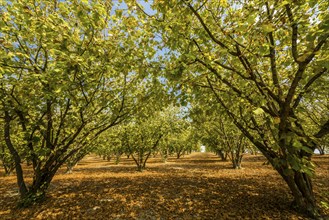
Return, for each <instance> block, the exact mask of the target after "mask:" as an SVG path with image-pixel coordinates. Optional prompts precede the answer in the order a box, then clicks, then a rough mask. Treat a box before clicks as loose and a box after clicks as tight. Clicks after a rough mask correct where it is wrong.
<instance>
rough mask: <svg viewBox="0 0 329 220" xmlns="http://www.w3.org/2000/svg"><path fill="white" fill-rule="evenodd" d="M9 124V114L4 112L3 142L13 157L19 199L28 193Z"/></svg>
mask: <svg viewBox="0 0 329 220" xmlns="http://www.w3.org/2000/svg"><path fill="white" fill-rule="evenodd" d="M10 122H11V117H10V115H9V112H8V111H5V128H4V137H5V142H6V145H7V147H8V149H9V152H10V154H11V155H12V156H13V158H14V161H15V170H16V177H17V185H18V188H19V193H20V195H21V197H24V196H25V195H26V193H27V192H28V190H27V187H26V185H25V181H24V177H23V169H22V166H21V158H20V156H19V154H18V152H17V151H16V149H15V148H14V146H13V144H12V142H11V138H10Z"/></svg>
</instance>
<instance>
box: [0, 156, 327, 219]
mask: <svg viewBox="0 0 329 220" xmlns="http://www.w3.org/2000/svg"><path fill="white" fill-rule="evenodd" d="M314 161H315V163H316V165H317V170H316V173H317V175H316V177H315V179H314V190H315V193H316V198H317V201H318V203H319V204H325V203H323V202H326V203H327V204H328V203H329V156H328V155H326V156H315V157H314ZM264 162H265V159H264V157H263V156H250V155H245V157H244V160H243V164H242V166H243V169H241V170H234V169H232V168H231V163H230V162H222V161H220V160H219V158H218V157H216V156H215V155H214V154H211V153H192V154H191V155H187V156H184V157H183V158H181V159H175V158H170V159H169V160H168V162H167V163H162V162H161V160H160V159H159V158H151V159H150V160H149V162H148V163H147V169H146V170H145V171H144V172H142V173H141V172H137V171H136V168H135V165H134V163H133V161H132V160H131V159H126V158H122V160H121V162H120V164H119V165H115V164H114V163H113V162H107V161H104V160H102V159H101V158H98V157H95V156H88V157H86V158H85V159H83V160H82V161H81V162H80V163H79V165H78V166H76V167H75V169H74V172H73V173H72V174H65V173H64V171H65V170H64V168H63V169H61V170H60V171H59V173H58V174H57V175H56V176H55V178H54V180H53V182H52V184H51V186H50V188H49V192H48V198H47V200H46V201H45V202H43V203H42V204H40V205H37V206H34V207H31V208H26V209H17V208H15V203H16V202H17V199H18V193H17V187H16V179H15V176H9V177H4V176H3V174H4V173H3V170H1V169H0V219H141V220H144V219H177V220H178V219H179V220H180V219H207V220H208V219H307V218H306V217H304V216H302V215H300V214H298V213H296V212H294V211H293V210H291V209H290V202H291V200H292V197H291V195H290V193H289V190H288V188H287V186H286V184H285V183H284V182H283V180H282V179H281V178H280V176H279V175H278V174H277V173H276V171H274V170H273V169H272V168H271V166H270V165H263V163H264ZM27 175H29V174H27ZM323 210H324V212H325V213H326V214H327V215H328V214H329V209H328V207H327V209H326V208H323Z"/></svg>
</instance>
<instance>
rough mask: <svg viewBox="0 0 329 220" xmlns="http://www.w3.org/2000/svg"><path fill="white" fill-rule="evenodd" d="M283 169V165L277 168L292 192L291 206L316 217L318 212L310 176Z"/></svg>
mask: <svg viewBox="0 0 329 220" xmlns="http://www.w3.org/2000/svg"><path fill="white" fill-rule="evenodd" d="M283 170H284V168H283V167H280V168H277V171H278V172H279V173H280V174H281V176H282V177H283V179H284V180H285V182H286V183H287V184H288V186H289V188H290V190H291V192H292V195H293V197H294V200H293V202H292V205H293V208H294V209H296V210H297V211H298V212H301V213H305V214H306V215H308V216H311V217H312V218H315V219H317V218H318V217H319V216H320V214H319V211H318V209H317V207H316V202H315V197H314V193H313V186H312V180H311V177H309V176H308V175H307V174H305V173H303V172H301V171H295V170H292V169H290V170H289V172H287V170H286V172H283Z"/></svg>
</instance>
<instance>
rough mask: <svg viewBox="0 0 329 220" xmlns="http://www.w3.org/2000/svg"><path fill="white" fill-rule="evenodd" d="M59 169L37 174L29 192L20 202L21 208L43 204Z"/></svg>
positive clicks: (42, 171)
mask: <svg viewBox="0 0 329 220" xmlns="http://www.w3.org/2000/svg"><path fill="white" fill-rule="evenodd" d="M56 171H57V169H56V168H55V169H51V168H49V169H42V170H39V171H37V172H36V173H35V175H34V178H33V182H32V185H31V187H30V188H29V190H28V192H27V193H26V194H25V195H24V196H22V197H21V199H20V201H19V202H18V206H19V207H29V206H31V205H33V204H35V203H39V202H42V201H43V200H44V199H45V196H46V190H47V189H48V187H49V184H50V182H51V180H52V179H53V177H54V175H55V173H56Z"/></svg>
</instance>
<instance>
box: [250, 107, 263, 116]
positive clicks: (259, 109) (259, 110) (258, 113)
mask: <svg viewBox="0 0 329 220" xmlns="http://www.w3.org/2000/svg"><path fill="white" fill-rule="evenodd" d="M253 113H254V114H255V115H260V114H263V113H264V110H263V109H262V108H257V109H256V110H254V111H253Z"/></svg>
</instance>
